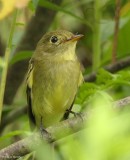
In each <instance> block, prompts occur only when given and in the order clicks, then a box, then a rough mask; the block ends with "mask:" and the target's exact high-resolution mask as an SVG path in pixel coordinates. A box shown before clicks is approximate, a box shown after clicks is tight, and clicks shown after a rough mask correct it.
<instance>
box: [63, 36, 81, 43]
mask: <svg viewBox="0 0 130 160" xmlns="http://www.w3.org/2000/svg"><path fill="white" fill-rule="evenodd" d="M83 36H84V35H83V34H77V35H74V36H72V37H71V38H68V39H67V41H78V40H79V39H80V38H82V37H83ZM67 41H66V42H67Z"/></svg>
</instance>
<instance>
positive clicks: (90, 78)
mask: <svg viewBox="0 0 130 160" xmlns="http://www.w3.org/2000/svg"><path fill="white" fill-rule="evenodd" d="M129 66H130V56H128V57H126V58H124V59H121V60H120V61H118V62H116V63H114V64H110V65H108V66H105V67H103V68H104V69H105V70H107V71H109V72H111V73H115V72H117V71H120V70H122V69H124V68H127V67H129ZM96 76H97V73H96V72H93V73H91V74H89V75H85V76H84V80H85V82H94V81H95V80H96Z"/></svg>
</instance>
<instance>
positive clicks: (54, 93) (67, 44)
mask: <svg viewBox="0 0 130 160" xmlns="http://www.w3.org/2000/svg"><path fill="white" fill-rule="evenodd" d="M81 37H83V35H82V34H73V33H72V32H69V31H66V30H55V31H51V32H47V33H46V34H45V35H43V37H42V38H41V39H40V40H39V42H38V44H37V46H36V49H35V51H34V54H33V55H32V57H31V59H30V61H29V68H28V73H27V78H26V82H27V85H26V93H27V103H28V115H29V120H30V125H31V127H32V126H33V127H37V128H40V127H41V126H42V127H43V128H47V127H49V126H52V125H54V124H56V123H58V122H60V121H61V120H62V119H63V118H68V115H69V112H71V109H72V106H73V103H74V100H75V97H76V94H77V91H78V88H79V87H80V85H81V84H82V83H83V75H82V71H81V64H80V62H79V60H78V57H77V55H76V51H75V50H76V44H77V41H78V40H79V39H80V38H81Z"/></svg>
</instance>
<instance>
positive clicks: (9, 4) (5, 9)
mask: <svg viewBox="0 0 130 160" xmlns="http://www.w3.org/2000/svg"><path fill="white" fill-rule="evenodd" d="M29 1H30V0H0V20H1V19H3V18H5V17H6V16H7V15H9V14H10V13H11V12H12V11H13V10H14V9H15V8H24V7H26V6H27V4H28V2H29Z"/></svg>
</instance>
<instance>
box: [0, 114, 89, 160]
mask: <svg viewBox="0 0 130 160" xmlns="http://www.w3.org/2000/svg"><path fill="white" fill-rule="evenodd" d="M81 117H82V118H81ZM81 117H80V116H77V117H74V118H70V119H68V120H65V121H62V122H60V123H58V124H57V125H55V126H53V127H49V128H47V129H46V130H47V131H48V133H49V134H50V135H51V138H50V137H49V136H48V135H47V134H45V133H43V134H44V139H45V140H46V141H47V142H54V140H58V139H61V138H63V137H65V136H68V135H70V134H72V133H75V132H77V131H79V130H81V129H83V128H84V122H85V121H86V120H87V119H88V114H87V113H85V114H82V116H81ZM32 139H33V141H32ZM41 143H42V140H41V137H40V135H39V133H34V134H33V135H31V136H29V137H27V138H25V139H22V140H20V141H18V142H16V143H14V144H12V145H10V146H8V147H6V148H4V149H2V150H1V151H0V159H1V160H3V159H4V160H6V159H9V158H10V157H12V156H13V157H16V158H18V157H21V156H24V155H26V154H28V153H29V152H30V151H33V150H35V149H36V148H37V147H38V146H39V145H40V144H41ZM14 159H15V158H14Z"/></svg>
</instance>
